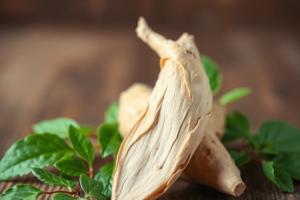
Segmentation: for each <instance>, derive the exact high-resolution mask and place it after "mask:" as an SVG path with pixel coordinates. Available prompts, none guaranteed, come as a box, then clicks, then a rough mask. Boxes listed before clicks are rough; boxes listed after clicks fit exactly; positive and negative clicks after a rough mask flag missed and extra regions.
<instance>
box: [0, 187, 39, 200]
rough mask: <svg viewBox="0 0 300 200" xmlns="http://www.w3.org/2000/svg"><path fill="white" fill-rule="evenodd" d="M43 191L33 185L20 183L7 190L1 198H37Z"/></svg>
mask: <svg viewBox="0 0 300 200" xmlns="http://www.w3.org/2000/svg"><path fill="white" fill-rule="evenodd" d="M42 193H44V192H43V191H40V190H39V189H37V188H35V187H33V186H32V185H26V184H20V185H16V186H14V187H12V188H9V189H8V190H6V191H5V192H4V193H3V194H2V195H1V196H0V200H35V199H36V198H37V196H39V195H40V194H42Z"/></svg>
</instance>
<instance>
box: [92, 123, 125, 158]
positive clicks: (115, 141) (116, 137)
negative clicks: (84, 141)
mask: <svg viewBox="0 0 300 200" xmlns="http://www.w3.org/2000/svg"><path fill="white" fill-rule="evenodd" d="M98 143H99V145H100V152H101V155H102V157H103V158H105V157H106V156H108V155H110V154H117V153H118V151H119V148H120V145H121V143H122V137H121V136H120V133H119V130H118V125H117V124H102V125H100V127H99V129H98Z"/></svg>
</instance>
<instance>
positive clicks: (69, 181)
mask: <svg viewBox="0 0 300 200" xmlns="http://www.w3.org/2000/svg"><path fill="white" fill-rule="evenodd" d="M59 177H61V178H63V179H65V180H66V181H67V185H68V187H69V188H71V189H73V188H75V187H76V186H77V184H76V183H75V182H74V181H73V179H72V178H71V177H70V176H68V175H67V174H65V173H63V172H61V173H60V175H59Z"/></svg>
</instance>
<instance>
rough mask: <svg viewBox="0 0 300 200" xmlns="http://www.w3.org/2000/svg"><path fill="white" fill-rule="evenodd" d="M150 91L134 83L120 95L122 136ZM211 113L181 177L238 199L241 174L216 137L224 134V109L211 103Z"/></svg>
mask: <svg viewBox="0 0 300 200" xmlns="http://www.w3.org/2000/svg"><path fill="white" fill-rule="evenodd" d="M151 92H152V88H150V87H149V86H147V85H145V84H140V83H135V84H134V85H132V86H131V87H129V88H128V89H127V90H126V91H124V92H122V93H121V95H120V99H119V102H120V111H119V121H120V122H119V127H120V133H121V134H122V136H123V137H126V135H127V134H128V133H129V132H130V130H131V128H132V127H133V126H134V124H135V123H136V122H137V121H138V120H139V118H140V117H141V116H142V114H143V112H144V110H145V109H146V106H147V102H148V99H149V97H150V95H151ZM212 110H213V113H212V116H211V117H210V119H209V121H208V125H207V127H206V128H205V130H204V137H203V139H202V141H201V143H200V145H199V147H198V148H197V150H196V152H195V153H194V155H193V157H192V159H191V160H190V162H189V164H188V165H187V167H186V168H185V170H184V171H183V172H182V174H181V177H182V178H183V179H186V180H188V181H190V182H192V183H196V184H200V185H206V186H209V187H212V188H215V189H217V190H219V191H220V192H223V193H226V194H230V195H233V196H240V195H241V194H242V193H243V192H244V190H245V184H244V183H243V181H242V180H241V177H240V171H239V169H238V168H237V167H236V165H235V164H234V162H233V161H232V159H231V157H230V155H229V154H228V152H227V150H226V149H225V147H224V146H223V144H222V143H221V142H220V141H219V138H218V136H219V137H220V136H221V134H223V132H224V125H225V115H226V107H225V106H222V105H220V104H219V103H218V102H214V103H213V108H212Z"/></svg>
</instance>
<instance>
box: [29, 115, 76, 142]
mask: <svg viewBox="0 0 300 200" xmlns="http://www.w3.org/2000/svg"><path fill="white" fill-rule="evenodd" d="M70 125H72V126H74V127H76V128H79V125H78V124H77V122H76V121H74V120H73V119H69V118H62V117H61V118H56V119H50V120H45V121H42V122H39V123H37V124H34V125H33V130H34V132H35V133H52V134H55V135H58V136H59V137H61V138H67V137H68V129H69V126H70Z"/></svg>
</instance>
